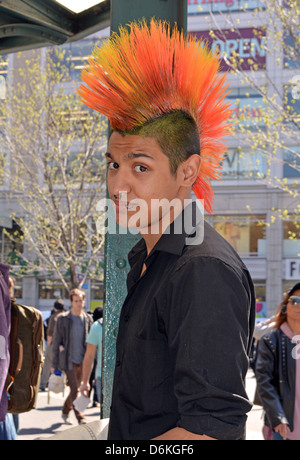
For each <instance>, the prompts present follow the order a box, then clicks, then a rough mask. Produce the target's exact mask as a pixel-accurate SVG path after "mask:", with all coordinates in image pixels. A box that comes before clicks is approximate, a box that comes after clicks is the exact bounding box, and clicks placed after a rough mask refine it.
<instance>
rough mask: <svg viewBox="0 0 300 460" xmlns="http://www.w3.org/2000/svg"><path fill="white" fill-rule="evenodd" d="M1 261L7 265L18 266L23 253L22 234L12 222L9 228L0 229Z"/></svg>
mask: <svg viewBox="0 0 300 460" xmlns="http://www.w3.org/2000/svg"><path fill="white" fill-rule="evenodd" d="M0 238H1V241H0V242H1V260H2V261H4V262H5V263H7V264H9V265H19V263H20V259H21V257H22V253H23V232H22V231H21V228H20V227H19V225H18V224H17V223H16V222H14V221H12V224H11V228H7V227H6V228H3V227H0Z"/></svg>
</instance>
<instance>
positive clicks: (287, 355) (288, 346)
mask: <svg viewBox="0 0 300 460" xmlns="http://www.w3.org/2000/svg"><path fill="white" fill-rule="evenodd" d="M256 378H257V389H258V394H259V396H260V398H261V401H262V405H263V408H264V411H265V415H266V425H267V426H268V427H270V428H272V430H273V440H277V441H279V440H292V441H296V440H300V282H299V283H297V284H296V285H295V286H294V287H293V288H292V289H291V290H290V291H289V292H288V293H287V294H285V297H284V300H283V302H282V303H281V304H280V305H279V307H278V311H277V315H276V317H275V326H274V329H273V330H272V331H271V332H270V333H268V334H266V335H265V336H264V337H263V338H262V339H261V341H260V344H259V349H258V358H257V365H256Z"/></svg>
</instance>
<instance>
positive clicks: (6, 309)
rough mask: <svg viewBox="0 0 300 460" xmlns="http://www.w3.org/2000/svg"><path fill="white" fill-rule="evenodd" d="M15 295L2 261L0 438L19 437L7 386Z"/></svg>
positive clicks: (0, 277) (0, 286) (0, 278)
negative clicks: (12, 301)
mask: <svg viewBox="0 0 300 460" xmlns="http://www.w3.org/2000/svg"><path fill="white" fill-rule="evenodd" d="M13 297H14V280H13V278H12V277H11V276H9V267H8V266H6V265H4V264H2V263H0V440H2V441H3V440H5V441H15V440H16V439H17V425H18V417H17V416H14V417H13V415H12V414H8V413H7V408H8V399H7V391H6V387H5V383H6V377H7V373H8V369H9V363H10V354H9V341H10V327H11V299H12V298H13Z"/></svg>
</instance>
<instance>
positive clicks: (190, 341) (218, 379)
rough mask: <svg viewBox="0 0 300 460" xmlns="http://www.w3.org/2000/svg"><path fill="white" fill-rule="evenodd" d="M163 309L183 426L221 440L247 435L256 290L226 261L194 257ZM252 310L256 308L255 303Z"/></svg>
mask: <svg viewBox="0 0 300 460" xmlns="http://www.w3.org/2000/svg"><path fill="white" fill-rule="evenodd" d="M171 288H172V289H171V292H169V293H168V300H167V302H166V306H165V310H164V314H163V317H164V323H165V328H166V334H167V337H168V344H169V349H170V353H171V357H172V361H173V362H174V380H175V384H174V391H175V395H176V398H177V400H178V408H179V413H180V419H179V421H178V427H181V428H184V429H186V430H188V431H190V432H192V433H195V434H200V435H207V436H210V437H212V438H215V439H219V440H238V439H243V437H244V435H245V424H246V419H247V415H246V414H247V412H249V411H250V410H251V407H252V404H251V403H250V401H249V400H248V398H247V394H246V391H245V377H246V374H247V370H248V356H247V350H248V348H249V340H250V335H251V332H250V331H251V327H250V325H249V318H250V310H251V303H252V302H253V299H251V289H250V287H249V284H248V278H247V276H246V275H244V276H243V273H242V270H241V273H239V274H238V273H236V272H235V271H234V270H233V269H232V268H231V267H230V266H228V265H226V264H225V263H223V262H222V261H221V260H218V259H215V258H212V257H200V258H199V257H195V258H194V259H191V260H189V261H187V263H186V264H185V265H183V266H182V267H181V268H180V269H179V270H177V272H176V273H175V274H174V275H173V277H172V279H171ZM252 305H253V303H252Z"/></svg>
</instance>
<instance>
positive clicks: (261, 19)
mask: <svg viewBox="0 0 300 460" xmlns="http://www.w3.org/2000/svg"><path fill="white" fill-rule="evenodd" d="M260 4H261V7H260V8H257V9H256V10H255V11H253V13H252V16H253V20H252V21H251V20H248V23H247V27H248V28H249V27H251V28H252V29H253V36H254V37H256V38H257V41H258V42H259V44H260V46H261V49H262V51H263V52H264V53H265V57H266V58H265V62H264V64H263V65H262V63H261V60H260V55H259V53H255V51H256V50H255V46H256V43H254V41H253V42H251V43H250V42H249V41H247V40H243V39H244V37H242V35H241V29H240V27H241V15H234V14H227V15H224V14H222V15H213V14H211V15H210V18H208V20H209V21H210V22H211V27H212V30H211V38H212V39H219V40H222V41H224V42H226V40H227V37H226V32H229V33H235V34H236V36H237V37H238V38H239V39H240V40H241V41H243V51H247V53H246V52H244V53H241V52H240V51H241V50H240V49H239V50H235V49H231V50H230V53H229V54H228V53H225V55H223V59H224V62H225V63H226V65H227V67H228V69H229V71H230V72H231V73H233V74H234V75H235V76H237V77H238V79H239V81H240V82H241V84H242V85H244V86H245V87H248V88H251V89H252V90H253V92H254V93H255V94H256V95H257V96H258V99H259V101H255V102H256V106H253V104H251V102H250V98H251V94H250V92H249V93H248V98H249V103H248V105H244V106H243V108H242V109H241V108H240V107H238V105H239V100H237V103H236V107H235V110H234V116H233V121H234V123H235V130H234V135H241V137H242V138H243V142H244V144H246V145H247V146H249V147H250V148H251V150H252V152H255V153H258V152H259V153H260V154H261V156H262V157H264V158H265V159H266V160H267V164H268V166H269V167H268V168H267V171H266V174H261V173H259V172H257V178H258V179H260V180H263V181H265V182H266V183H268V184H269V185H271V186H274V187H280V188H281V189H282V190H284V191H285V192H287V193H289V194H290V195H291V196H292V197H294V198H296V197H297V196H298V195H299V191H298V182H297V181H295V182H294V183H288V181H287V178H285V177H283V178H282V177H277V176H276V175H274V174H273V173H272V169H271V167H270V165H271V164H272V163H274V162H275V163H280V164H282V165H283V166H284V165H285V166H287V167H289V168H293V169H294V171H297V172H298V173H299V172H300V148H299V147H300V145H299V135H300V33H299V31H300V23H299V17H300V0H261V1H260ZM244 9H245V12H246V9H247V5H245V6H244ZM242 13H244V11H242ZM248 14H249V13H248ZM220 17H221V21H220ZM218 18H219V19H218ZM220 23H222V27H220ZM243 27H245V22H243ZM224 29H225V30H226V32H224ZM219 51H222V50H219ZM241 54H242V56H241ZM245 56H246V57H245ZM267 60H268V61H269V62H272V64H273V65H271V66H268V67H267V66H266V61H267ZM279 73H281V75H280V77H279V76H278V74H279ZM282 75H284V81H283V79H282ZM253 92H252V94H253ZM246 95H247V94H246ZM254 111H255V113H254ZM240 150H242V146H241V147H240ZM296 175H297V174H296Z"/></svg>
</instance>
